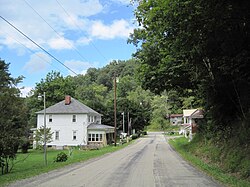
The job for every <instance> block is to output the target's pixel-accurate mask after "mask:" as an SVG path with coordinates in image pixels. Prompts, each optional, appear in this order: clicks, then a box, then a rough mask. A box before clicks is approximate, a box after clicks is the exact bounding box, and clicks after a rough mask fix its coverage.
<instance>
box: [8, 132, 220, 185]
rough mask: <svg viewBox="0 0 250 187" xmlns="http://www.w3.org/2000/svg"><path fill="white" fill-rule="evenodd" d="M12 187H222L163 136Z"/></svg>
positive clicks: (142, 139) (150, 137)
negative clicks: (189, 161) (176, 150)
mask: <svg viewBox="0 0 250 187" xmlns="http://www.w3.org/2000/svg"><path fill="white" fill-rule="evenodd" d="M11 186H32V187H33V186H39V187H57V186H58V187H59V186H60V187H64V186H65V187H71V186H72V187H73V186H75V187H118V186H119V187H123V186H124V187H125V186H126V187H160V186H162V187H163V186H164V187H165V186H166V187H168V186H169V187H172V186H173V187H178V186H190V187H194V186H220V185H219V184H217V183H216V182H215V181H213V180H212V179H211V178H210V177H208V176H206V175H204V174H203V173H202V172H200V171H198V170H197V169H195V168H194V167H192V166H191V165H189V164H188V163H187V162H186V161H184V160H183V159H182V158H181V157H180V156H179V155H178V154H177V153H176V152H175V151H174V150H172V148H171V147H170V146H169V144H168V143H167V142H166V139H165V138H164V136H163V135H162V133H149V135H148V136H146V137H144V138H140V139H139V140H137V141H136V142H135V143H134V144H132V145H129V146H127V147H126V148H124V149H122V150H119V151H116V152H114V153H111V154H107V155H105V156H102V157H100V158H97V159H93V160H90V161H87V162H84V163H78V164H75V165H73V166H69V167H65V168H62V169H59V170H56V171H52V172H49V173H47V174H42V175H40V176H37V177H34V178H31V179H26V180H22V181H19V182H17V183H14V184H12V185H11Z"/></svg>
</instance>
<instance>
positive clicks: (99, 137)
mask: <svg viewBox="0 0 250 187" xmlns="http://www.w3.org/2000/svg"><path fill="white" fill-rule="evenodd" d="M88 140H89V142H102V134H88Z"/></svg>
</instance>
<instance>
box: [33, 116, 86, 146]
mask: <svg viewBox="0 0 250 187" xmlns="http://www.w3.org/2000/svg"><path fill="white" fill-rule="evenodd" d="M49 115H52V122H49ZM73 115H76V122H73V121H72V119H73ZM87 116H88V115H87V114H48V115H46V127H48V128H51V132H53V136H52V137H53V141H52V142H50V143H47V145H48V146H77V145H87V126H88V125H89V122H88V117H87ZM43 125H44V116H43V114H38V117H37V128H40V127H41V126H43ZM56 131H58V132H59V140H55V136H56V135H55V132H56ZM73 131H76V140H73Z"/></svg>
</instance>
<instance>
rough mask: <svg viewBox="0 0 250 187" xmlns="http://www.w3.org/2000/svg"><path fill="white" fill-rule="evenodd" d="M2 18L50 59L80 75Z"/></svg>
mask: <svg viewBox="0 0 250 187" xmlns="http://www.w3.org/2000/svg"><path fill="white" fill-rule="evenodd" d="M0 18H1V19H2V20H4V21H5V22H6V23H8V24H9V25H10V26H11V27H12V28H14V29H15V30H16V31H18V32H19V33H20V34H22V35H23V36H24V37H25V38H27V39H28V40H29V41H31V42H32V43H33V44H35V45H36V46H37V47H38V48H40V49H41V50H42V51H43V52H45V53H46V54H48V55H49V56H50V57H52V58H53V59H54V60H55V61H57V62H58V63H60V64H61V65H62V66H64V67H65V68H67V69H68V70H69V71H71V72H72V73H73V74H75V75H78V74H77V73H76V72H75V71H73V70H72V69H71V68H69V67H68V66H66V65H65V64H64V63H63V62H61V61H60V60H59V59H57V58H56V57H55V56H54V55H52V54H51V53H50V52H48V51H47V50H45V49H44V48H43V47H42V46H40V45H39V44H37V43H36V42H35V41H34V40H32V39H31V38H30V37H29V36H27V35H26V34H25V33H23V32H22V31H21V30H20V29H18V28H17V27H16V26H14V25H13V24H12V23H10V22H9V21H8V20H7V19H5V18H4V17H3V16H1V15H0Z"/></svg>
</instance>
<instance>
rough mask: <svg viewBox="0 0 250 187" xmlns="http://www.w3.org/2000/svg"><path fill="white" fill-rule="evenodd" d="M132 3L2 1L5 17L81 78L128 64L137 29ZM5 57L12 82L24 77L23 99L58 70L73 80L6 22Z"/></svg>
mask: <svg viewBox="0 0 250 187" xmlns="http://www.w3.org/2000/svg"><path fill="white" fill-rule="evenodd" d="M129 1H130V0H42V1H38V0H11V1H10V0H1V6H0V15H1V16H2V17H3V18H5V19H6V20H8V21H9V22H10V23H12V24H13V25H15V26H16V27H17V28H18V29H19V30H21V31H22V32H23V33H25V34H26V35H27V36H29V37H30V38H31V39H32V40H33V41H35V42H36V43H38V44H39V45H40V46H41V47H43V48H44V49H46V50H47V51H48V52H49V53H50V54H52V55H53V56H54V57H56V58H57V59H58V60H60V61H61V62H62V63H63V64H64V65H66V66H68V67H69V68H70V69H72V70H73V71H74V72H76V73H77V74H84V73H85V72H86V70H87V69H88V68H90V67H96V68H99V67H103V66H105V65H107V64H108V63H109V62H110V61H112V60H127V59H130V58H131V55H132V53H134V52H135V48H134V46H132V45H131V44H127V38H128V36H129V34H130V33H131V32H132V31H133V29H134V28H135V27H136V25H135V19H134V15H133V9H134V7H133V6H131V5H130V4H129ZM0 25H1V29H0V58H1V59H2V60H5V62H6V63H10V68H9V71H10V73H11V75H12V77H18V76H20V75H23V76H24V77H25V79H24V80H23V83H22V84H20V85H19V87H24V89H22V92H23V96H25V95H26V94H27V92H29V91H30V90H31V89H32V88H34V86H35V83H37V82H40V80H41V79H42V78H45V76H46V75H47V73H48V72H51V71H52V70H55V71H60V72H61V74H62V75H64V76H67V75H73V74H72V72H70V71H69V70H68V69H66V68H65V67H64V66H63V65H61V64H60V63H58V62H57V61H55V60H54V59H53V58H52V57H50V56H49V55H48V54H46V53H45V52H43V51H42V50H41V49H39V48H38V47H37V46H36V45H34V44H33V43H32V42H31V41H29V40H28V39H27V38H25V37H24V36H22V35H21V34H20V33H18V32H17V31H16V30H15V29H13V28H12V27H11V26H9V25H8V24H7V23H6V22H5V21H3V20H2V19H0Z"/></svg>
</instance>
